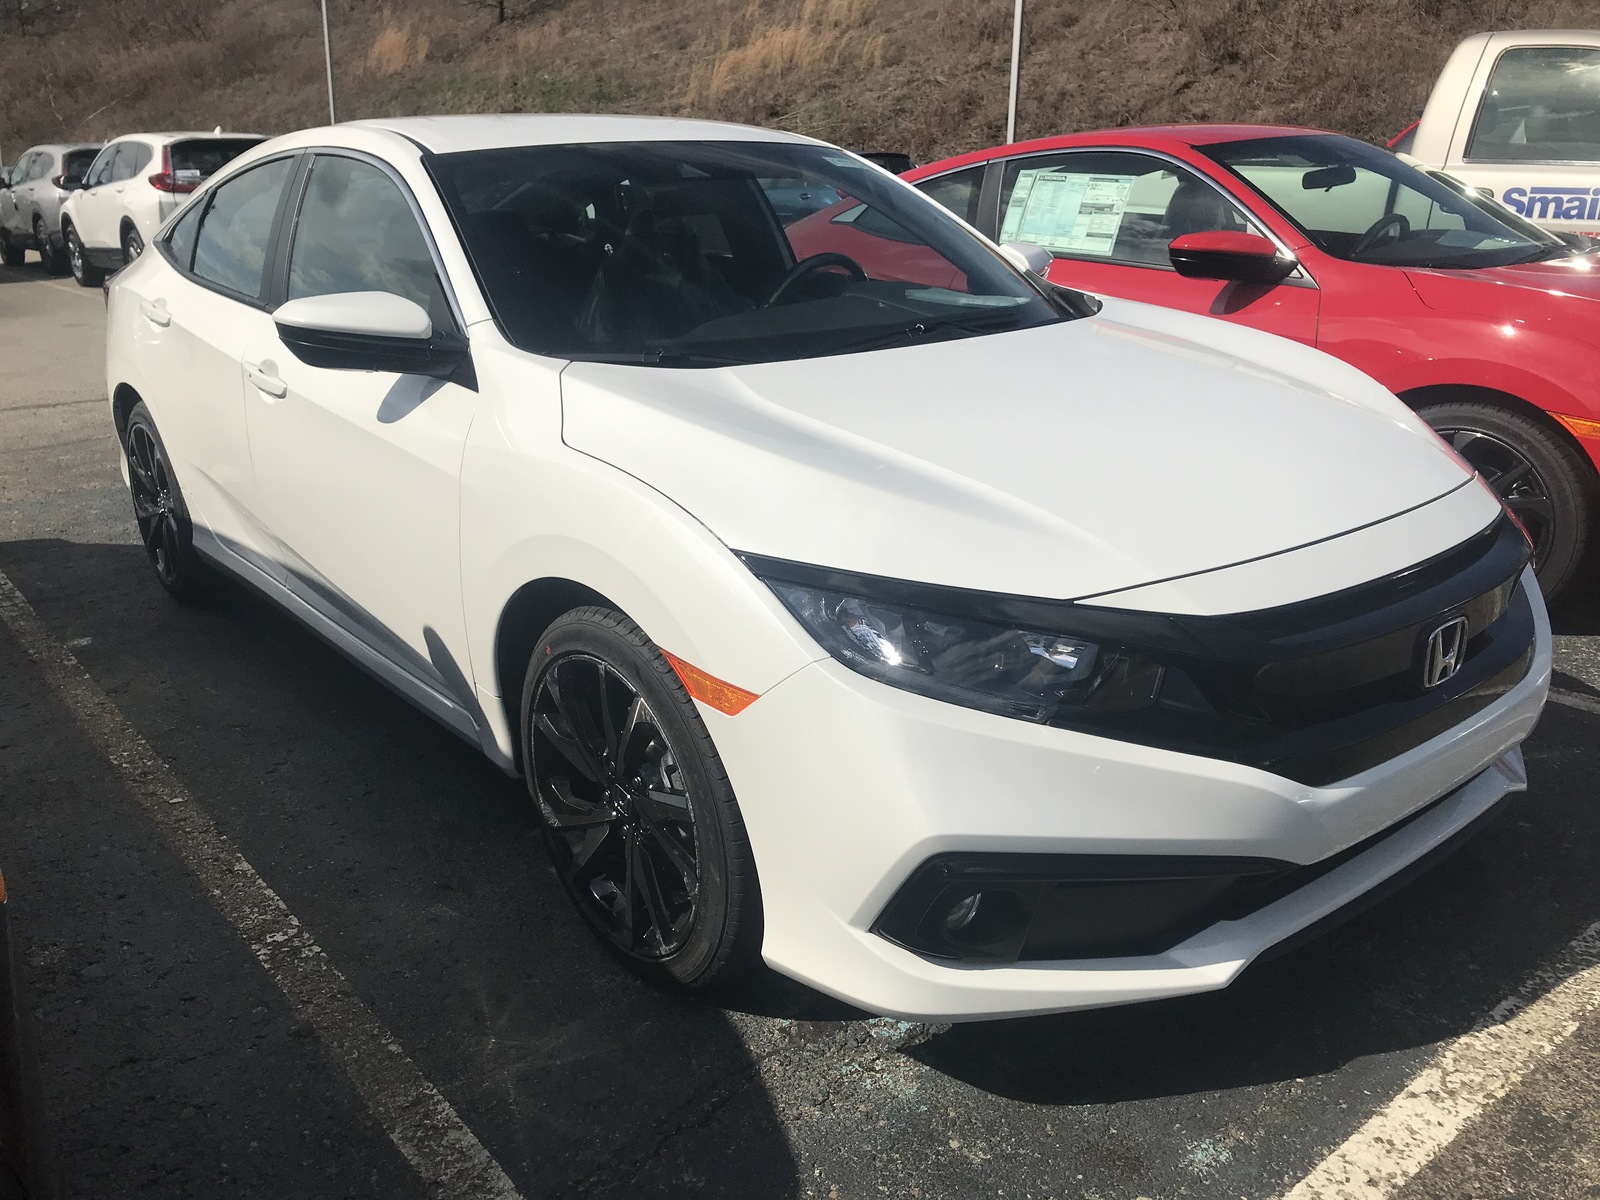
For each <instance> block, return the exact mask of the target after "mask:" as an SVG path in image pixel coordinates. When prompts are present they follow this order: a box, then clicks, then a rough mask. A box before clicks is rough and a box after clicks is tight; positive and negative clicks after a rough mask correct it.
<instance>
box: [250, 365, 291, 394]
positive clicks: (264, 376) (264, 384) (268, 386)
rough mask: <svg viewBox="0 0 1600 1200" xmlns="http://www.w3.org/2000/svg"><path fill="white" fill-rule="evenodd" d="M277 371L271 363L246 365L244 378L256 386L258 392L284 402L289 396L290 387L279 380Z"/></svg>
mask: <svg viewBox="0 0 1600 1200" xmlns="http://www.w3.org/2000/svg"><path fill="white" fill-rule="evenodd" d="M277 370H278V369H277V367H275V366H273V365H272V364H271V363H270V362H264V363H260V364H257V363H245V365H244V377H245V378H246V379H248V380H249V381H250V382H251V383H252V384H254V385H255V387H256V390H257V391H260V392H264V393H266V394H267V395H268V396H271V397H272V398H273V399H274V400H282V399H283V398H284V397H285V396H287V395H288V394H289V385H288V384H287V383H285V382H284V381H283V380H281V379H279V378H278V376H277Z"/></svg>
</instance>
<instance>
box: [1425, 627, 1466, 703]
mask: <svg viewBox="0 0 1600 1200" xmlns="http://www.w3.org/2000/svg"><path fill="white" fill-rule="evenodd" d="M1466 650H1467V619H1466V618H1465V617H1456V618H1455V619H1454V620H1453V621H1446V622H1445V623H1444V624H1443V625H1441V626H1439V628H1437V629H1435V630H1434V631H1433V632H1432V633H1430V634H1429V635H1428V652H1427V654H1426V655H1425V656H1424V657H1423V660H1422V686H1423V687H1425V688H1436V687H1438V686H1439V685H1440V684H1441V683H1444V682H1445V681H1446V680H1447V679H1450V678H1451V677H1452V676H1454V675H1455V673H1456V672H1457V671H1459V670H1460V669H1461V663H1462V660H1463V659H1464V658H1466Z"/></svg>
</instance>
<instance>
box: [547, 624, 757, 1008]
mask: <svg viewBox="0 0 1600 1200" xmlns="http://www.w3.org/2000/svg"><path fill="white" fill-rule="evenodd" d="M522 738H523V741H522V750H523V755H524V765H525V767H526V769H527V771H526V773H527V777H528V788H529V791H530V793H531V794H532V796H533V798H534V800H535V802H536V803H537V805H538V808H539V815H540V817H541V818H542V822H543V826H544V832H545V840H546V843H547V845H548V846H549V850H550V856H551V859H552V861H553V864H554V866H555V869H556V873H557V875H558V876H559V877H560V879H561V881H562V884H563V886H564V887H565V888H566V890H567V893H568V895H569V896H570V897H571V898H572V900H573V902H574V904H576V906H577V907H578V910H579V911H580V912H581V913H582V914H583V917H584V919H585V920H586V921H587V922H588V923H589V925H590V926H591V927H592V928H593V929H594V930H595V931H596V932H597V933H598V934H600V936H601V937H602V938H604V939H605V941H606V942H607V944H608V945H609V946H610V947H611V948H612V949H613V950H614V951H616V952H617V953H618V954H620V955H621V956H622V957H623V958H624V960H625V961H627V962H628V963H629V965H631V966H633V967H635V968H636V969H639V970H642V971H644V972H646V973H651V974H660V975H663V976H665V977H666V978H669V979H672V980H675V981H677V982H679V983H682V984H688V985H691V986H696V987H701V986H706V985H709V984H711V983H713V982H717V981H720V980H723V979H727V978H729V977H731V976H732V975H734V974H736V973H737V972H739V971H741V970H743V969H744V968H746V967H748V966H749V965H751V964H752V963H753V961H754V960H755V958H756V957H757V956H758V955H759V950H760V924H761V923H760V904H759V899H758V896H757V888H756V885H755V867H754V863H753V862H752V861H751V857H750V851H749V846H748V843H747V842H746V839H745V835H744V826H743V821H742V819H741V818H740V816H739V812H738V806H737V804H736V803H735V802H734V799H733V794H732V789H731V788H730V787H729V786H728V782H727V777H726V775H725V774H724V773H723V771H722V768H721V764H720V761H719V760H718V758H717V755H716V751H715V749H714V747H712V745H711V740H710V737H709V735H708V734H707V733H706V731H705V728H704V725H703V724H702V723H701V721H700V717H699V714H698V713H697V712H696V711H695V709H694V703H693V701H691V700H690V699H689V697H688V694H687V693H686V692H685V691H684V690H683V685H682V683H681V682H680V681H679V680H678V678H677V676H676V675H675V674H674V673H673V671H672V668H671V667H670V665H668V664H667V663H666V661H665V659H664V658H663V657H662V656H661V654H660V652H659V651H658V650H657V649H656V648H655V646H654V645H653V644H652V643H651V642H650V641H649V639H648V638H647V637H645V635H644V634H643V632H642V631H641V630H639V628H638V626H636V625H634V623H633V622H632V621H630V620H628V618H626V617H624V616H622V615H621V614H620V613H616V612H612V611H610V610H607V609H600V608H585V609H578V610H575V611H574V612H571V613H568V614H567V615H566V616H564V617H562V618H561V619H560V620H558V621H557V622H556V623H555V624H554V625H552V626H551V628H550V629H549V630H547V631H546V633H545V636H544V638H543V639H542V640H541V642H540V644H539V646H538V648H537V649H536V650H535V652H534V655H533V658H532V661H531V662H530V664H529V669H528V677H527V680H526V682H525V685H524V689H523V705H522Z"/></svg>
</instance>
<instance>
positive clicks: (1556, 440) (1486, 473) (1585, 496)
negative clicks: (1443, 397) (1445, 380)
mask: <svg viewBox="0 0 1600 1200" xmlns="http://www.w3.org/2000/svg"><path fill="white" fill-rule="evenodd" d="M1417 412H1418V415H1420V416H1421V417H1422V419H1423V420H1425V421H1427V423H1428V424H1429V425H1430V426H1432V427H1433V429H1434V430H1435V431H1436V432H1437V433H1438V434H1439V435H1440V436H1441V437H1442V438H1444V440H1445V441H1446V442H1447V443H1449V444H1450V446H1451V447H1452V448H1453V449H1454V450H1455V452H1456V453H1457V454H1459V455H1461V457H1462V458H1464V459H1466V461H1467V463H1468V464H1469V465H1470V466H1471V467H1472V468H1473V469H1474V470H1476V471H1477V472H1478V473H1479V474H1480V475H1482V476H1483V478H1484V481H1485V482H1487V483H1488V484H1489V486H1490V487H1491V488H1493V489H1494V491H1495V494H1496V495H1498V496H1499V497H1500V498H1501V499H1502V500H1503V501H1505V502H1506V506H1507V507H1508V508H1510V509H1511V511H1512V513H1513V514H1515V515H1516V517H1517V519H1518V520H1520V521H1521V522H1522V524H1523V527H1524V528H1525V529H1527V531H1528V536H1529V537H1530V538H1532V540H1533V544H1534V571H1535V573H1536V574H1537V575H1538V577H1539V587H1540V590H1542V591H1543V592H1544V594H1545V598H1546V599H1547V600H1554V599H1555V598H1556V597H1557V596H1559V595H1560V594H1561V592H1562V590H1563V589H1564V588H1565V587H1566V586H1567V584H1568V583H1570V582H1571V580H1572V578H1573V576H1574V575H1576V574H1577V572H1578V570H1579V567H1580V565H1581V563H1582V559H1583V555H1584V550H1585V548H1586V547H1587V545H1588V542H1589V537H1590V533H1591V531H1592V530H1593V528H1594V512H1595V495H1596V480H1595V470H1594V467H1593V466H1592V465H1590V464H1589V463H1588V462H1587V461H1586V460H1585V459H1584V458H1583V457H1582V456H1581V455H1580V454H1579V453H1578V452H1577V451H1576V450H1575V449H1573V448H1572V447H1571V446H1569V445H1568V444H1567V443H1566V442H1565V441H1563V440H1562V438H1561V436H1560V435H1559V434H1558V433H1556V432H1555V431H1554V430H1552V429H1550V428H1548V427H1547V426H1546V425H1544V424H1543V423H1542V422H1540V421H1538V420H1537V419H1535V418H1533V417H1529V416H1525V415H1524V414H1522V413H1519V412H1515V411H1513V410H1511V409H1506V408H1502V407H1500V406H1499V405H1495V404H1483V403H1479V402H1477V401H1446V402H1445V403H1443V404H1430V405H1426V406H1423V407H1421V408H1419V409H1418V410H1417Z"/></svg>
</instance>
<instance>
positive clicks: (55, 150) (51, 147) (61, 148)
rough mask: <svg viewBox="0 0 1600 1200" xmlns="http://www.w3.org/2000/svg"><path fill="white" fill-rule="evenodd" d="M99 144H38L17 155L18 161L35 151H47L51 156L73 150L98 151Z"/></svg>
mask: <svg viewBox="0 0 1600 1200" xmlns="http://www.w3.org/2000/svg"><path fill="white" fill-rule="evenodd" d="M100 146H101V143H100V142H40V143H39V144H38V145H37V146H29V147H28V148H27V149H26V150H24V151H23V152H22V154H19V155H17V158H18V159H19V160H20V159H21V158H22V156H23V154H32V153H34V152H35V151H36V150H48V151H49V152H50V153H52V154H67V153H69V152H71V151H73V150H98V149H100Z"/></svg>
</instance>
